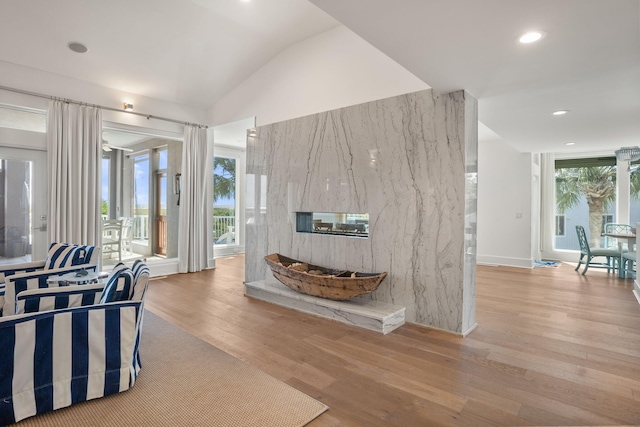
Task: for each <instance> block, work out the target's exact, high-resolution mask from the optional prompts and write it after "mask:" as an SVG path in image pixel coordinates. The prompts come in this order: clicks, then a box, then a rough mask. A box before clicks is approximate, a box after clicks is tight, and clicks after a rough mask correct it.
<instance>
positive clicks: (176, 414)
mask: <svg viewBox="0 0 640 427" xmlns="http://www.w3.org/2000/svg"><path fill="white" fill-rule="evenodd" d="M140 354H141V357H142V370H141V371H140V375H139V376H138V380H137V381H136V384H135V385H134V386H133V388H131V389H129V390H127V391H125V392H123V393H118V394H114V395H111V396H107V397H103V398H101V399H94V400H90V401H88V402H82V403H79V404H76V405H73V406H70V407H68V408H64V409H59V410H57V411H53V412H49V413H46V414H42V415H37V416H35V417H31V418H28V419H26V420H23V421H21V422H19V423H17V424H14V425H16V426H19V427H32V426H37V427H45V426H46V427H88V426H135V427H140V426H171V427H176V426H203V427H204V426H225V427H226V426H233V427H253V426H255V427H267V426H274V427H287V426H303V425H305V424H307V423H309V422H310V421H312V420H313V419H314V418H316V417H317V416H319V415H320V414H322V413H323V412H324V411H326V410H327V409H328V407H327V406H326V405H324V404H322V403H320V402H318V401H317V400H315V399H312V398H311V397H309V396H307V395H306V394H304V393H302V392H300V391H298V390H296V389H294V388H293V387H291V386H289V385H287V384H285V383H283V382H281V381H279V380H276V379H275V378H273V377H271V376H269V375H267V374H265V373H264V372H262V371H260V370H258V369H255V368H252V367H250V366H249V365H247V364H245V363H243V362H241V361H240V360H238V359H236V358H234V357H233V356H230V355H229V354H227V353H225V352H223V351H221V350H219V349H217V348H215V347H213V346H212V345H210V344H208V343H206V342H204V341H202V340H200V339H198V338H196V337H194V336H193V335H191V334H189V333H187V332H185V331H183V330H182V329H180V328H178V327H176V326H173V325H172V324H170V323H168V322H166V321H165V320H163V319H162V318H160V317H158V316H156V315H155V314H153V313H151V312H150V311H148V310H146V311H145V314H144V324H143V334H142V343H141V346H140Z"/></svg>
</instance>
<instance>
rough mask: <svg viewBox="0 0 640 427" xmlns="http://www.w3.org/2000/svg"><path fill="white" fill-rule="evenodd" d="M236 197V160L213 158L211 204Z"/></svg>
mask: <svg viewBox="0 0 640 427" xmlns="http://www.w3.org/2000/svg"><path fill="white" fill-rule="evenodd" d="M235 195H236V159H230V158H228V157H217V156H216V157H214V158H213V202H214V203H215V202H217V201H218V199H231V198H233V197H235Z"/></svg>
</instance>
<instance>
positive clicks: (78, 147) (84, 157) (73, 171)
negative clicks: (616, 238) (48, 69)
mask: <svg viewBox="0 0 640 427" xmlns="http://www.w3.org/2000/svg"><path fill="white" fill-rule="evenodd" d="M47 120H48V123H47V154H48V173H49V221H48V222H49V241H50V242H67V243H74V244H82V245H95V246H98V247H100V245H101V243H102V242H101V241H102V232H101V228H102V226H101V217H100V213H101V211H100V207H101V202H100V200H101V197H100V194H101V193H100V176H101V163H102V162H101V158H102V144H101V142H102V110H101V109H100V108H95V107H89V106H86V105H75V104H69V103H66V102H63V101H49V112H48V119H47Z"/></svg>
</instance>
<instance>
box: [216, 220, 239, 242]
mask: <svg viewBox="0 0 640 427" xmlns="http://www.w3.org/2000/svg"><path fill="white" fill-rule="evenodd" d="M235 230H236V218H235V217H234V216H218V215H214V216H213V242H214V244H216V245H232V244H235V242H236V233H235Z"/></svg>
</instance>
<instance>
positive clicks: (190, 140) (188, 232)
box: [178, 126, 211, 273]
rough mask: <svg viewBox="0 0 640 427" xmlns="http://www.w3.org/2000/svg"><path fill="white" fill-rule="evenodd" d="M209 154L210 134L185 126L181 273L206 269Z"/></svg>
mask: <svg viewBox="0 0 640 427" xmlns="http://www.w3.org/2000/svg"><path fill="white" fill-rule="evenodd" d="M210 166H211V161H210V159H209V156H208V154H207V130H206V129H204V128H200V127H198V126H185V129H184V143H183V144H182V171H181V174H182V176H181V187H182V188H181V191H180V218H179V221H178V236H179V238H178V260H179V261H178V271H179V272H180V273H187V272H194V271H200V270H203V269H205V268H206V267H207V205H206V203H205V202H206V200H207V197H206V196H207V194H206V188H207V177H209V175H210V172H211V167H210Z"/></svg>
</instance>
